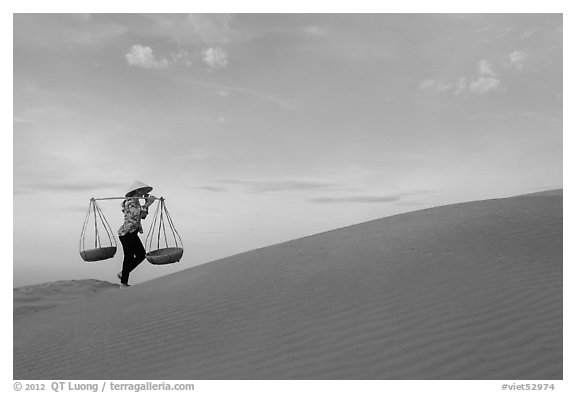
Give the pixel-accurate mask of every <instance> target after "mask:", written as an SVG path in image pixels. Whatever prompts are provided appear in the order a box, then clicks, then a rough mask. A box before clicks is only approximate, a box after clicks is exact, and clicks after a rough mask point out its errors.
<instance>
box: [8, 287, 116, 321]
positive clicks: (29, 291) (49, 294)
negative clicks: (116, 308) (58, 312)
mask: <svg viewBox="0 0 576 393" xmlns="http://www.w3.org/2000/svg"><path fill="white" fill-rule="evenodd" d="M116 288H118V284H113V283H111V282H108V281H101V280H62V281H54V282H47V283H42V284H36V285H26V286H22V287H18V288H14V289H13V292H12V299H13V303H14V307H13V308H14V312H13V317H14V318H19V317H20V316H22V315H24V314H27V313H32V312H38V311H42V310H47V309H50V308H52V307H57V306H61V305H65V304H68V303H71V302H74V301H76V300H78V299H83V298H85V297H88V296H93V295H95V294H97V293H100V292H102V291H107V290H111V289H116Z"/></svg>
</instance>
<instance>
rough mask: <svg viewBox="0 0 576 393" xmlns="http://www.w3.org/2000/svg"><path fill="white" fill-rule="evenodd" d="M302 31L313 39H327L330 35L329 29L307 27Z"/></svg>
mask: <svg viewBox="0 0 576 393" xmlns="http://www.w3.org/2000/svg"><path fill="white" fill-rule="evenodd" d="M302 31H303V32H304V33H305V34H307V35H309V36H312V37H326V36H328V35H329V34H330V32H329V31H328V30H327V29H325V28H323V27H320V26H314V25H309V26H305V27H304V28H303V29H302Z"/></svg>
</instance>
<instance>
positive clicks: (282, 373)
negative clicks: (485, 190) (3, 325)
mask: <svg viewBox="0 0 576 393" xmlns="http://www.w3.org/2000/svg"><path fill="white" fill-rule="evenodd" d="M14 332H15V333H14V378H15V379H512V380H518V379H561V378H562V197H561V196H543V197H535V198H509V199H497V200H488V201H480V202H472V203H465V204H457V205H450V206H445V207H438V208H433V209H427V210H422V211H418V212H413V213H408V214H402V215H398V216H393V217H387V218H384V219H380V220H375V221H371V222H367V223H363V224H360V225H355V226H351V227H346V228H342V229H338V230H334V231H330V232H326V233H322V234H319V235H315V236H310V237H306V238H302V239H298V240H294V241H290V242H287V243H283V244H279V245H275V246H271V247H267V248H263V249H259V250H254V251H251V252H248V253H244V254H240V255H236V256H233V257H230V258H226V259H223V260H219V261H215V262H211V263H208V264H205V265H202V266H198V267H194V268H191V269H188V270H186V271H183V272H178V273H176V274H173V275H169V276H166V277H163V278H160V279H156V280H153V281H150V282H147V283H144V284H140V285H137V286H134V287H131V288H129V289H122V290H117V291H111V292H107V293H103V294H99V295H97V296H93V297H91V298H88V299H85V300H80V301H77V302H75V303H72V304H70V305H67V306H62V307H56V308H53V309H50V310H45V311H43V312H38V313H35V314H30V315H26V316H23V317H21V318H19V319H18V320H16V321H15V325H14Z"/></svg>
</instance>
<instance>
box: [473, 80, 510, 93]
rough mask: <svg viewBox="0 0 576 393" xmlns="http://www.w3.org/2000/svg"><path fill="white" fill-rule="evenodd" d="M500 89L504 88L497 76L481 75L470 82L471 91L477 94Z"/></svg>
mask: <svg viewBox="0 0 576 393" xmlns="http://www.w3.org/2000/svg"><path fill="white" fill-rule="evenodd" d="M499 90H502V86H501V83H500V80H498V79H496V78H491V77H480V78H478V79H477V80H475V81H473V82H471V83H470V92H471V93H472V94H476V95H484V94H488V93H490V92H491V91H499Z"/></svg>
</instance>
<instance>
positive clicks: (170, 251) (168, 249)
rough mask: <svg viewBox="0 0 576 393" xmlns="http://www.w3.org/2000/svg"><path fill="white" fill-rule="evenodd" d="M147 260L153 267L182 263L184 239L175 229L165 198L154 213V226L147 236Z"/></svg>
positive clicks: (161, 199)
mask: <svg viewBox="0 0 576 393" xmlns="http://www.w3.org/2000/svg"><path fill="white" fill-rule="evenodd" d="M145 248H146V259H147V260H148V262H150V263H151V264H153V265H166V264H169V263H175V262H178V261H180V259H181V258H182V255H183V254H184V248H183V245H182V238H181V237H180V234H179V233H178V231H177V230H176V227H174V222H173V221H172V217H170V213H168V209H166V203H165V202H164V198H160V203H159V204H158V206H157V208H156V212H155V213H154V219H153V221H152V225H151V226H150V229H149V230H148V235H147V236H146V245H145Z"/></svg>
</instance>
